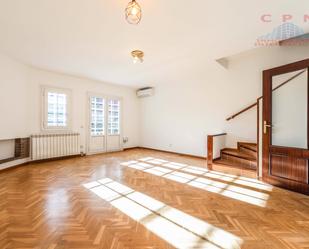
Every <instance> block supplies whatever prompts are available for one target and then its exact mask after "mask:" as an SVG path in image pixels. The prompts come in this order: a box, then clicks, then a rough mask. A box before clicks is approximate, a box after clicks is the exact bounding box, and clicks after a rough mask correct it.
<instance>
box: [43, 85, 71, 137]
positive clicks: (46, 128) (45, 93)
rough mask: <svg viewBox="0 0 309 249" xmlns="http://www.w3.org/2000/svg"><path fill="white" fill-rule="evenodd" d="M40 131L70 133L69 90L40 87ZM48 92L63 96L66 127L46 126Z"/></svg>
mask: <svg viewBox="0 0 309 249" xmlns="http://www.w3.org/2000/svg"><path fill="white" fill-rule="evenodd" d="M41 92H42V95H41V96H42V102H41V103H42V114H41V117H42V130H43V131H70V130H71V128H72V119H71V116H72V91H71V89H65V88H58V87H50V86H42V87H41ZM48 92H55V93H59V94H65V95H66V97H67V98H66V99H67V103H66V107H67V108H66V109H67V110H66V111H67V117H66V121H67V125H66V126H48Z"/></svg>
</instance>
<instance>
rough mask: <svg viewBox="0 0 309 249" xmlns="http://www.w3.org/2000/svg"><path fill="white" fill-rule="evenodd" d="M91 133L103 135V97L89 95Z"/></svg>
mask: <svg viewBox="0 0 309 249" xmlns="http://www.w3.org/2000/svg"><path fill="white" fill-rule="evenodd" d="M90 101H91V128H92V129H91V135H92V136H99V135H104V99H103V98H99V97H91V99H90Z"/></svg>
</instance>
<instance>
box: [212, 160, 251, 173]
mask: <svg viewBox="0 0 309 249" xmlns="http://www.w3.org/2000/svg"><path fill="white" fill-rule="evenodd" d="M213 163H214V164H217V165H224V166H228V167H233V168H238V169H245V170H250V171H256V168H254V167H250V166H247V165H244V164H240V163H237V162H233V161H231V160H227V159H217V160H214V162H213Z"/></svg>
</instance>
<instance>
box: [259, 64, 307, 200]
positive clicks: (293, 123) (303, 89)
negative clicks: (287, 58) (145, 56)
mask: <svg viewBox="0 0 309 249" xmlns="http://www.w3.org/2000/svg"><path fill="white" fill-rule="evenodd" d="M308 67H309V59H307V60H303V61H300V62H296V63H292V64H288V65H285V66H281V67H277V68H273V69H269V70H266V71H264V72H263V100H264V102H263V127H262V128H263V171H262V178H263V180H264V181H266V182H268V183H270V184H273V185H275V186H278V187H282V188H286V189H290V190H293V191H297V192H301V193H304V194H307V195H308V194H309V185H308V183H309V181H308V180H309V169H308V162H309V150H308V149H309V145H308V141H309V139H308V136H309V128H308V127H309V126H308V116H309V115H308V113H309V108H308V100H309V98H308V96H309V94H308V93H309V80H308V78H309V77H308V76H309V70H308Z"/></svg>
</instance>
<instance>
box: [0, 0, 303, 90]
mask: <svg viewBox="0 0 309 249" xmlns="http://www.w3.org/2000/svg"><path fill="white" fill-rule="evenodd" d="M128 1H129V0H27V1H25V0H0V50H1V51H2V52H4V53H6V54H8V55H10V56H13V57H14V58H16V59H18V60H20V61H22V62H24V63H27V64H30V65H32V66H35V67H39V68H42V69H47V70H51V71H56V72H62V73H67V74H70V75H76V76H82V77H87V78H91V79H96V80H100V81H104V82H109V83H115V84H121V85H127V86H132V87H142V86H147V85H156V84H160V83H168V82H178V81H181V80H184V79H188V78H190V76H191V75H193V74H194V73H195V72H196V68H199V70H203V71H204V72H205V73H206V72H207V68H208V66H209V65H211V64H212V63H215V60H216V59H218V58H222V57H225V56H229V55H233V54H236V53H239V52H241V51H245V50H249V49H252V48H254V42H255V40H256V38H257V37H259V36H262V35H265V34H267V33H269V32H271V31H272V30H273V29H274V28H275V27H276V26H278V25H280V24H281V23H282V21H281V18H280V17H281V15H282V14H291V15H293V16H294V19H293V20H292V21H293V23H295V24H297V25H298V26H300V27H302V28H303V29H304V30H305V31H307V32H308V31H309V29H308V25H309V22H307V23H305V22H304V21H303V19H304V14H306V13H305V10H306V9H307V7H308V0H297V1H295V0H271V1H269V0H250V1H245V0H233V1H231V0H216V1H214V0H191V1H181V0H168V1H166V0H138V2H139V4H140V5H141V7H142V10H143V18H142V21H141V23H140V24H139V25H137V26H135V25H130V24H128V23H127V22H126V21H125V18H124V9H125V7H126V5H127V3H128ZM262 14H272V22H271V23H263V22H261V21H260V17H261V15H262ZM134 49H140V50H143V51H144V52H145V61H144V63H143V64H133V63H132V60H131V58H130V52H131V51H132V50H134ZM200 77H201V79H202V78H203V75H201V76H200Z"/></svg>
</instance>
